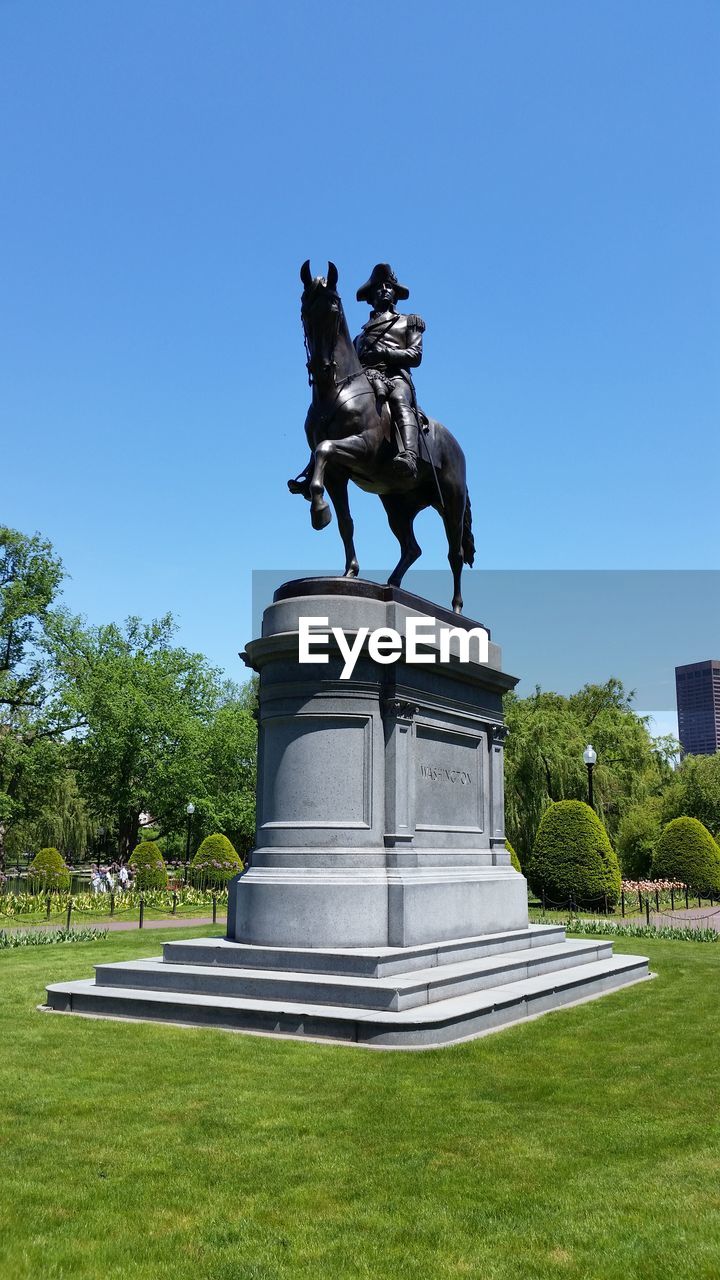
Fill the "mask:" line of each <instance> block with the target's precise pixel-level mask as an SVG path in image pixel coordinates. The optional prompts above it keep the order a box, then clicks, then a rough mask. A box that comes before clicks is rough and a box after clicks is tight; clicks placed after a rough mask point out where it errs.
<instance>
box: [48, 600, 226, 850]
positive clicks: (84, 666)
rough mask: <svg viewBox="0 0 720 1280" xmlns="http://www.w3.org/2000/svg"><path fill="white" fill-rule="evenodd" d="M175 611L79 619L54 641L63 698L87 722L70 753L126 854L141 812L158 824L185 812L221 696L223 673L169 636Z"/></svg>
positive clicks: (170, 823) (168, 824)
mask: <svg viewBox="0 0 720 1280" xmlns="http://www.w3.org/2000/svg"><path fill="white" fill-rule="evenodd" d="M174 631H175V625H174V623H173V620H172V618H171V617H170V616H169V615H167V616H166V617H164V618H161V619H160V620H159V621H156V622H152V623H143V622H142V621H141V620H140V619H139V618H129V619H128V620H127V622H126V623H125V625H124V627H119V626H116V625H115V624H111V625H109V626H100V627H90V628H83V627H82V626H81V625H80V624H79V623H77V622H76V624H75V626H74V628H73V629H72V630H70V629H69V628H68V627H67V626H66V628H65V633H64V636H63V637H62V638H60V641H59V643H58V661H59V663H60V666H61V669H62V672H63V677H64V691H65V697H66V699H67V702H68V704H69V705H70V706H72V708H73V709H74V711H75V712H76V714H77V716H78V718H79V719H80V720H82V722H83V723H84V725H85V726H86V727H85V731H84V733H83V735H82V736H80V737H78V738H76V739H75V741H74V744H73V758H74V763H75V766H76V768H77V775H78V781H79V785H80V788H81V790H82V792H83V794H84V796H85V798H86V800H87V803H88V805H89V806H90V808H91V810H92V812H93V814H94V817H95V818H96V819H97V821H99V822H102V823H104V824H105V825H106V826H109V827H112V828H113V829H114V830H115V831H116V833H117V841H118V852H119V853H120V855H121V856H123V857H124V856H126V855H127V853H128V851H129V850H130V849H131V848H132V847H133V846H134V845H135V844H136V843H137V840H138V835H139V831H140V826H141V815H142V814H144V813H149V814H151V815H152V817H153V818H154V819H155V820H156V821H157V823H158V824H159V826H160V829H161V830H162V831H166V830H175V829H177V827H178V826H179V825H180V826H181V825H182V823H183V822H184V820H185V807H186V804H187V802H188V800H189V799H190V798H191V797H192V796H193V794H194V792H195V791H196V789H197V787H198V786H199V785H201V783H202V777H203V754H204V750H205V747H204V744H205V739H206V737H207V734H208V731H209V728H210V725H211V723H212V718H213V712H214V710H215V708H216V706H217V703H218V701H219V698H220V692H221V686H220V681H219V676H218V673H217V672H216V671H215V670H214V669H213V668H212V667H210V666H209V664H208V663H207V661H206V660H205V659H204V658H203V657H202V655H201V654H196V653H189V652H188V651H187V650H186V649H182V648H177V647H175V646H173V645H172V643H171V640H172V637H173V634H174Z"/></svg>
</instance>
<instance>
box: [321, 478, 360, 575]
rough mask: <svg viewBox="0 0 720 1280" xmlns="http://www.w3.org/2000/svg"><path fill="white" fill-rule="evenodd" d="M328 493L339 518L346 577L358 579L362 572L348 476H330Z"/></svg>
mask: <svg viewBox="0 0 720 1280" xmlns="http://www.w3.org/2000/svg"><path fill="white" fill-rule="evenodd" d="M327 492H328V497H329V499H330V501H331V502H332V504H333V506H334V508H335V515H336V516H337V521H338V529H339V530H340V537H341V538H342V540H343V546H344V548H345V577H346V578H357V576H358V574H359V572H360V565H359V564H358V560H357V555H356V553H355V543H354V541H353V535H354V533H355V526H354V524H353V519H352V516H351V515H350V503H349V501H348V480H347V476H345V477H343V478H338V477H337V476H335V475H331V476H328V480H327Z"/></svg>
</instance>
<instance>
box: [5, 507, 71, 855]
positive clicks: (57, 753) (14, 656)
mask: <svg viewBox="0 0 720 1280" xmlns="http://www.w3.org/2000/svg"><path fill="white" fill-rule="evenodd" d="M63 577H64V570H63V567H62V564H61V562H60V560H59V559H58V557H57V556H56V555H55V554H54V553H53V549H52V547H51V545H50V543H49V542H47V541H45V540H44V539H42V538H41V537H40V536H39V534H35V535H33V536H28V535H26V534H23V533H20V532H18V531H17V530H16V529H10V528H8V527H7V526H6V525H2V526H0V868H2V866H3V865H4V861H5V848H6V842H7V840H8V838H9V837H10V836H11V835H12V832H13V828H14V827H15V826H17V825H18V824H20V825H21V824H27V823H28V822H32V821H33V820H34V819H37V818H38V817H39V815H40V813H41V811H42V810H43V808H44V806H45V805H46V803H47V801H48V798H49V795H50V793H51V791H52V788H53V787H55V786H57V785H58V780H59V778H60V777H61V775H62V773H63V770H64V769H65V768H66V767H67V760H68V754H67V742H66V737H67V734H68V733H69V732H71V731H72V730H73V729H75V728H77V727H78V725H77V721H76V719H75V717H74V714H73V712H72V710H71V709H70V708H69V707H68V706H67V704H66V703H65V701H64V700H63V698H62V696H61V694H60V691H59V689H58V685H57V680H56V671H55V665H54V662H53V659H52V654H51V653H50V651H49V649H48V646H47V633H48V628H49V626H50V625H51V624H53V623H54V625H56V626H57V627H58V628H59V623H58V622H57V621H55V619H56V614H57V610H55V609H53V605H54V604H55V602H56V597H57V594H58V591H59V589H60V584H61V582H62V579H63Z"/></svg>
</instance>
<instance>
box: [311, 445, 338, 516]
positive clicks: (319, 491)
mask: <svg viewBox="0 0 720 1280" xmlns="http://www.w3.org/2000/svg"><path fill="white" fill-rule="evenodd" d="M332 449H333V442H332V440H323V441H322V442H321V443H320V444H319V445H317V446H316V449H315V466H314V467H313V473H312V478H311V480H310V519H311V521H312V527H313V529H324V528H325V526H326V525H328V524H329V523H330V521H331V520H332V511H331V510H330V508H329V506H328V504H327V502H326V501H325V468H326V467H327V464H328V462H329V461H330V458H331V456H332Z"/></svg>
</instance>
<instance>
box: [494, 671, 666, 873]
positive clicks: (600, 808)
mask: <svg viewBox="0 0 720 1280" xmlns="http://www.w3.org/2000/svg"><path fill="white" fill-rule="evenodd" d="M632 696H633V695H632V694H631V693H628V692H626V690H625V689H624V687H623V685H622V683H621V682H620V681H619V680H614V679H613V680H608V681H607V683H606V684H603V685H585V686H584V687H583V688H582V689H580V690H579V692H578V693H575V694H572V695H571V696H570V697H568V698H566V697H563V696H562V695H561V694H559V693H547V692H543V691H542V690H540V689H536V690H535V692H534V693H533V694H531V695H530V697H528V698H518V697H516V696H515V695H514V694H510V695H508V697H507V701H506V706H505V714H506V721H507V725H508V728H509V730H510V734H509V737H508V740H507V748H506V769H505V807H506V825H507V832H508V837H509V839H510V840H511V841H512V843H513V845H514V846H515V848H516V849H517V851H518V854H519V856H520V860H521V861H523V859H527V858H528V857H529V855H530V852H531V850H532V847H533V843H534V840H535V833H536V831H537V829H538V826H539V824H540V819H541V818H542V815H543V813H544V812H545V810H546V809H547V808H548V806H549V805H550V804H552V803H553V802H554V801H557V800H587V793H588V792H587V787H588V784H587V769H586V767H585V764H584V763H583V758H582V753H583V750H584V748H585V746H586V745H587V744H588V743H589V742H591V743H592V744H593V746H594V747H595V750H596V751H597V756H598V759H597V765H596V766H595V771H594V777H593V782H594V805H595V810H596V812H597V814H598V816H599V817H600V818H601V819H602V821H603V822H604V824H605V826H606V828H607V831H608V834H609V836H610V839H611V841H613V842H614V841H615V838H616V835H617V831H618V828H619V825H620V822H621V821H622V818H623V816H624V815H625V814H626V813H627V812H628V810H629V809H630V808H631V807H632V806H633V805H637V804H641V803H642V802H643V801H644V800H646V799H647V798H648V797H650V796H653V795H659V794H660V792H661V791H662V789H663V787H665V786H666V785H667V783H668V781H669V779H670V778H671V777H672V768H671V760H672V756H673V753H674V751H675V750H676V748H677V744H676V743H674V742H673V741H672V740H669V739H663V740H659V741H656V740H655V739H653V738H652V736H651V734H650V730H649V728H648V721H647V718H646V717H644V716H640V715H638V714H637V712H636V711H635V710H634V709H633V707H632Z"/></svg>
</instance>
